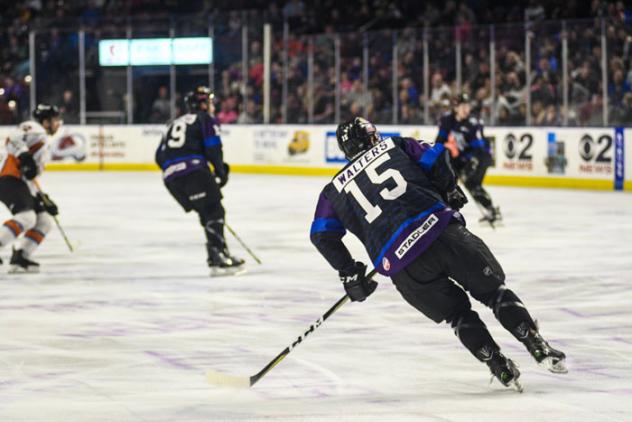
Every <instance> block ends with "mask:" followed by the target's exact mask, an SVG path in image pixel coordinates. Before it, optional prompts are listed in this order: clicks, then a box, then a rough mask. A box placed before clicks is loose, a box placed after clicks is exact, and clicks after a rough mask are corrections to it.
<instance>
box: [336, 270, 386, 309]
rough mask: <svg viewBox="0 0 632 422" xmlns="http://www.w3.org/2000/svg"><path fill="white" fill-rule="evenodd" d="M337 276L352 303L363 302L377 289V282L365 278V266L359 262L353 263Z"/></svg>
mask: <svg viewBox="0 0 632 422" xmlns="http://www.w3.org/2000/svg"><path fill="white" fill-rule="evenodd" d="M338 275H339V276H340V281H342V285H343V286H344V288H345V291H346V292H347V296H349V299H351V301H352V302H363V301H364V300H365V299H366V298H367V297H369V296H370V295H371V293H373V292H374V291H375V289H376V288H377V282H375V281H373V280H369V279H367V278H366V265H364V264H363V263H361V262H355V263H353V265H350V266H348V267H347V268H345V269H344V270H342V271H340V272H338Z"/></svg>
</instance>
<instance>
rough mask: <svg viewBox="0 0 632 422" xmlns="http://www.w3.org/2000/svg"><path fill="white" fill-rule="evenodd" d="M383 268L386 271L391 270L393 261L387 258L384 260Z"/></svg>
mask: <svg viewBox="0 0 632 422" xmlns="http://www.w3.org/2000/svg"><path fill="white" fill-rule="evenodd" d="M382 267H384V271H388V270H390V269H391V261H389V260H388V258H387V257H384V258H382Z"/></svg>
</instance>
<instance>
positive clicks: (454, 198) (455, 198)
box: [445, 185, 467, 211]
mask: <svg viewBox="0 0 632 422" xmlns="http://www.w3.org/2000/svg"><path fill="white" fill-rule="evenodd" d="M445 199H446V202H447V203H448V205H449V206H450V208H452V209H453V210H456V211H458V210H460V209H461V208H463V205H465V204H467V196H465V194H464V193H463V191H462V190H461V187H460V186H459V185H456V186H455V187H454V189H452V190H451V191H450V192H447V193H446V194H445Z"/></svg>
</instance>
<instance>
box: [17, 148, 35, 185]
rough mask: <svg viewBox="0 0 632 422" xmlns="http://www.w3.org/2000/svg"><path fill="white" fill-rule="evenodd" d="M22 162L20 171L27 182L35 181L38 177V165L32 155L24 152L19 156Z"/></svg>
mask: <svg viewBox="0 0 632 422" xmlns="http://www.w3.org/2000/svg"><path fill="white" fill-rule="evenodd" d="M18 160H19V161H20V171H21V172H22V174H23V175H24V177H26V179H27V180H33V179H35V177H37V163H36V162H35V159H34V158H33V156H32V155H31V154H29V153H28V152H23V153H22V154H20V155H19V156H18Z"/></svg>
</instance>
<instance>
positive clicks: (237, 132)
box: [0, 125, 632, 190]
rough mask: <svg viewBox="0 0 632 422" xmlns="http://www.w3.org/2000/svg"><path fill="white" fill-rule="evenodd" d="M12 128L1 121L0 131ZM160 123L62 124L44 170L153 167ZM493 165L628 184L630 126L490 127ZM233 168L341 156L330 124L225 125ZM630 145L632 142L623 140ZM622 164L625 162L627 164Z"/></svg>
mask: <svg viewBox="0 0 632 422" xmlns="http://www.w3.org/2000/svg"><path fill="white" fill-rule="evenodd" d="M379 129H380V131H381V133H382V136H409V137H414V138H416V139H422V140H428V141H433V140H434V138H435V136H436V133H437V129H436V127H434V126H388V125H381V126H380V127H379ZM11 130H12V128H11V127H7V126H3V127H0V137H2V138H5V137H6V135H8V133H10V131H11ZM163 130H164V126H163V125H103V126H99V125H89V126H72V125H69V126H65V127H64V128H63V131H64V132H63V134H61V135H60V136H57V137H56V138H55V140H54V141H53V147H52V149H53V161H52V162H51V164H49V165H48V169H49V170H156V169H157V167H156V166H155V164H154V152H155V149H156V147H157V145H158V142H159V140H160V137H161V135H162V133H163ZM485 137H486V138H487V139H488V140H489V141H490V143H491V146H492V154H493V157H494V164H493V166H492V168H490V169H489V171H488V176H487V178H486V182H487V183H490V184H499V185H511V186H537V187H566V188H584V189H602V190H623V189H625V190H632V146H628V148H625V143H626V139H630V138H631V137H632V129H627V128H556V127H548V128H527V127H489V128H486V129H485ZM222 141H223V144H224V153H225V159H226V161H227V162H229V163H230V164H231V166H232V169H233V171H238V172H248V173H272V174H293V175H296V174H301V175H333V174H334V173H335V172H336V170H337V169H339V168H340V167H341V166H342V165H343V164H344V162H345V160H344V157H343V155H342V153H341V152H340V150H339V149H338V146H337V144H336V137H335V126H333V125H311V126H307V125H306V126H300V125H225V126H223V127H222ZM628 144H629V141H628ZM626 168H627V169H628V170H627V171H626Z"/></svg>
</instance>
